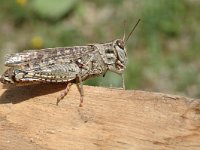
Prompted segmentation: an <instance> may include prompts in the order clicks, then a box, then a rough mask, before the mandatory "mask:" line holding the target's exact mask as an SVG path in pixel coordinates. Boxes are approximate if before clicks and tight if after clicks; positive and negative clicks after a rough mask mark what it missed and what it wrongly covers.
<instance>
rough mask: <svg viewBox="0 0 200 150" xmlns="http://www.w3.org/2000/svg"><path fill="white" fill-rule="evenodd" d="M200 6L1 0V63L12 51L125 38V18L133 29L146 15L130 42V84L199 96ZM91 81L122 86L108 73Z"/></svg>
mask: <svg viewBox="0 0 200 150" xmlns="http://www.w3.org/2000/svg"><path fill="white" fill-rule="evenodd" d="M199 6H200V2H199V1H197V0H182V1H179V0H168V1H166V0H151V1H150V0H126V1H122V0H93V1H92V0H83V1H81V0H70V1H64V0H63V1H59V3H58V4H57V3H56V2H55V1H53V0H50V1H49V0H36V1H34V0H16V1H7V0H1V1H0V10H1V13H0V34H1V36H0V52H1V53H0V62H1V67H3V57H4V55H5V54H7V53H13V52H17V51H21V50H24V49H36V48H43V47H58V46H72V45H85V44H88V43H95V42H106V41H111V40H113V39H116V38H121V37H122V36H123V30H124V29H123V21H124V20H127V27H126V32H127V33H128V31H129V30H130V29H131V28H132V26H133V25H134V24H135V23H136V21H137V20H138V19H139V18H141V19H142V21H141V23H140V24H139V26H138V27H137V29H136V31H135V32H134V34H133V35H132V37H131V38H130V40H129V41H128V44H127V49H128V57H129V62H128V65H127V69H126V72H125V82H126V87H127V88H128V89H140V90H149V91H158V92H166V93H172V94H182V95H187V96H191V97H198V98H199V97H200V74H199V70H200V50H199V48H200V43H199V39H200V28H199V23H200V10H199ZM1 72H3V69H2V70H1ZM86 84H90V85H101V86H114V87H120V86H121V78H120V77H119V76H117V75H114V74H113V73H108V74H106V76H105V77H104V78H103V77H98V78H96V79H91V80H89V81H86Z"/></svg>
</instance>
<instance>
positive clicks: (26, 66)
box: [0, 19, 140, 107]
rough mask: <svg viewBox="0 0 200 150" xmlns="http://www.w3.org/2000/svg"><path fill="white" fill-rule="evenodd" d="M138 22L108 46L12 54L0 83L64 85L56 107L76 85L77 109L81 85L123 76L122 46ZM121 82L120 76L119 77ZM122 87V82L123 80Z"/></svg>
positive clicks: (81, 92)
mask: <svg viewBox="0 0 200 150" xmlns="http://www.w3.org/2000/svg"><path fill="white" fill-rule="evenodd" d="M139 21H140V19H139V20H138V22H137V23H136V25H135V26H134V27H133V29H132V30H131V32H130V34H129V35H128V37H127V38H126V37H125V32H124V37H123V39H116V40H114V41H112V42H108V43H99V44H96V43H95V44H89V45H86V46H73V47H56V48H46V49H41V50H26V51H23V52H21V53H16V54H11V55H9V56H8V57H7V58H6V60H5V66H8V67H9V68H8V69H7V70H6V71H5V72H4V73H3V75H2V76H1V78H0V81H1V82H2V83H4V84H6V83H10V84H15V85H17V86H18V85H25V84H34V83H48V82H55V83H60V82H64V83H67V86H66V89H65V90H64V91H63V92H62V93H61V94H60V96H59V97H58V98H57V105H58V103H59V102H60V100H62V99H63V98H64V97H65V96H66V95H67V93H68V91H69V89H70V87H71V85H72V84H73V83H75V84H76V85H77V88H78V91H79V93H80V105H79V106H80V107H81V106H82V105H83V97H84V92H83V84H82V82H83V81H85V80H87V79H89V78H92V77H96V76H100V75H105V74H106V72H107V71H111V72H114V73H117V74H119V75H123V72H124V69H125V68H126V63H127V51H126V48H125V43H126V42H127V41H128V39H129V37H130V35H131V34H132V32H133V31H134V29H135V27H136V26H137V25H138V23H139ZM122 79H123V76H122ZM123 87H124V88H125V85H124V79H123Z"/></svg>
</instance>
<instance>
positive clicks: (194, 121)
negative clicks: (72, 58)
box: [0, 84, 200, 150]
mask: <svg viewBox="0 0 200 150" xmlns="http://www.w3.org/2000/svg"><path fill="white" fill-rule="evenodd" d="M64 88H65V85H53V84H44V85H33V86H26V87H7V88H3V86H2V85H0V94H1V97H0V149H3V150H10V149H15V150H21V149H29V150H35V149H50V150H51V149H55V150H61V149H88V150H89V149H92V150H93V149H94V150H96V149H97V150H98V149H103V150H104V149H106V150H109V149H112V150H113V149H115V150H116V149H121V150H124V149H128V150H130V149H133V150H150V149H152V150H156V149H159V150H161V149H163V150H165V149H166V150H176V149H177V150H180V149H181V150H199V149H200V101H199V100H195V99H189V98H185V97H181V96H174V95H167V94H163V93H153V92H144V91H135V90H120V89H111V88H102V87H92V86H84V93H85V97H84V103H83V107H79V99H80V96H79V92H78V90H77V88H76V86H75V85H73V86H72V88H71V89H70V91H69V93H68V95H67V96H66V97H65V98H64V100H62V101H61V102H60V103H59V106H56V98H57V97H58V96H59V93H60V90H62V89H64Z"/></svg>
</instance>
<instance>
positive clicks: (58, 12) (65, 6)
mask: <svg viewBox="0 0 200 150" xmlns="http://www.w3.org/2000/svg"><path fill="white" fill-rule="evenodd" d="M76 2H77V0H58V1H56V0H33V1H32V3H31V6H32V8H33V10H34V11H35V12H36V13H37V14H38V15H39V16H41V17H44V18H49V19H52V20H56V19H59V18H61V17H62V16H64V15H65V14H67V13H69V11H70V10H72V9H73V7H74V6H75V4H76Z"/></svg>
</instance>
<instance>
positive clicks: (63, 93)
mask: <svg viewBox="0 0 200 150" xmlns="http://www.w3.org/2000/svg"><path fill="white" fill-rule="evenodd" d="M71 86H72V83H71V82H68V83H67V87H66V88H65V90H64V91H63V92H62V93H61V94H60V96H59V97H57V103H56V105H58V103H59V102H60V101H61V100H62V99H63V98H64V97H65V96H66V95H67V93H68V92H69V89H70V87H71Z"/></svg>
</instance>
